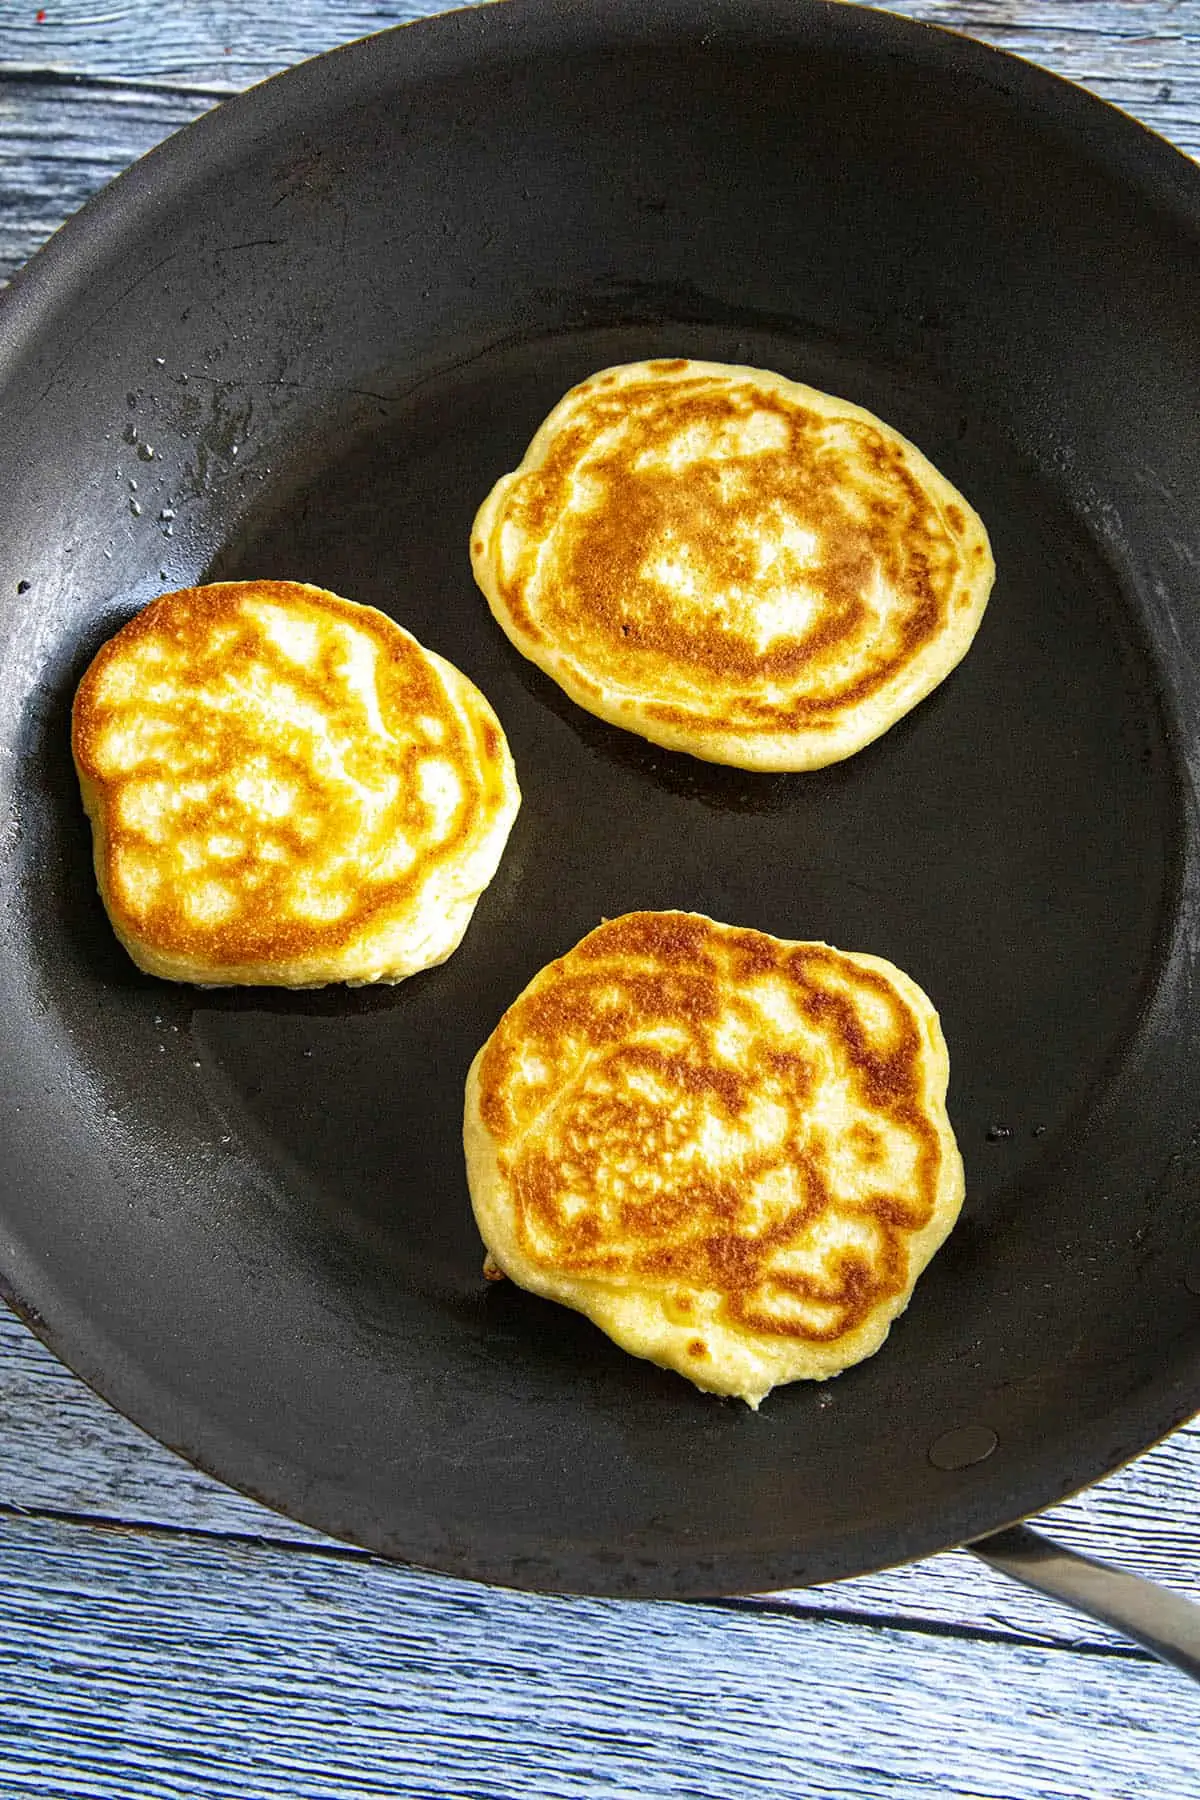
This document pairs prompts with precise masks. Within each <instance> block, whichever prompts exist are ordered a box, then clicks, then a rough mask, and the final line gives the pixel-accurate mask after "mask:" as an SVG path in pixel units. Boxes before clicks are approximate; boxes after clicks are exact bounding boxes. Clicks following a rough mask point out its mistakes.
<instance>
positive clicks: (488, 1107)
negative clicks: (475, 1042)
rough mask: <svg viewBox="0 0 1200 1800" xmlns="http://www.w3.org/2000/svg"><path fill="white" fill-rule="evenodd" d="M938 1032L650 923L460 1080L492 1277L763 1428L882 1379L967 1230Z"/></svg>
mask: <svg viewBox="0 0 1200 1800" xmlns="http://www.w3.org/2000/svg"><path fill="white" fill-rule="evenodd" d="M948 1075H949V1063H948V1059H947V1055H946V1046H945V1043H944V1041H943V1038H942V1033H941V1028H940V1025H939V1023H938V1017H937V1014H936V1012H935V1011H934V1009H933V1006H932V1005H931V1004H930V1002H929V1000H928V999H927V997H926V996H925V994H923V993H922V991H921V989H920V988H919V987H918V986H917V985H916V983H915V982H914V981H912V980H910V978H909V977H908V976H907V975H905V974H903V973H902V972H901V971H900V970H899V969H897V968H894V967H893V966H892V964H891V963H888V962H884V961H883V960H882V959H881V958H879V957H877V956H863V955H852V954H849V953H847V952H845V951H840V950H834V949H831V948H830V947H829V946H828V945H827V944H818V943H791V942H786V941H784V940H782V939H780V938H775V937H769V936H767V935H766V934H765V933H763V932H759V931H746V930H740V929H738V928H736V927H734V926H731V925H720V924H716V923H715V922H714V921H713V920H712V919H708V918H705V917H703V916H702V915H700V914H698V913H681V912H662V913H655V912H638V913H629V914H627V915H626V916H625V917H623V918H620V919H613V920H611V921H609V922H608V923H606V924H603V925H601V926H600V927H599V929H598V930H596V931H593V932H591V933H589V935H588V936H587V937H585V938H584V939H583V940H582V942H581V943H579V944H577V945H576V947H575V949H574V950H571V951H569V952H568V954H567V955H566V956H563V957H560V958H559V959H558V960H557V961H556V962H552V963H550V964H548V965H547V967H546V968H544V969H543V970H542V971H541V973H540V974H538V975H536V976H535V977H534V979H533V981H531V982H530V984H529V986H528V987H527V988H526V989H525V991H524V992H523V993H522V994H521V995H520V996H519V997H518V998H517V999H516V1000H515V1001H514V1002H513V1004H512V1006H510V1007H509V1009H508V1011H507V1012H506V1013H505V1014H504V1016H503V1018H502V1019H501V1021H500V1023H499V1025H498V1026H497V1027H496V1029H495V1031H494V1032H493V1033H492V1035H491V1037H490V1038H489V1039H488V1041H487V1043H486V1044H485V1045H484V1046H483V1048H482V1050H481V1051H480V1052H479V1054H478V1056H477V1057H476V1058H475V1060H474V1062H473V1063H472V1065H471V1070H470V1074H469V1076H468V1078H467V1090H466V1108H465V1120H464V1134H463V1135H464V1147H465V1151H466V1162H467V1175H468V1180H469V1184H470V1190H471V1201H472V1205H473V1207H474V1211H475V1218H476V1221H477V1223H478V1225H479V1230H480V1234H481V1236H482V1238H483V1240H484V1243H485V1245H486V1246H487V1251H488V1263H487V1265H486V1269H487V1272H488V1273H491V1274H497V1273H499V1274H504V1275H508V1276H510V1277H511V1278H512V1280H514V1281H516V1282H518V1283H519V1284H520V1285H521V1286H522V1287H524V1288H528V1289H530V1290H531V1291H532V1292H533V1293H535V1294H541V1295H544V1296H545V1297H547V1298H548V1299H551V1300H558V1301H561V1302H562V1303H563V1304H564V1305H566V1306H571V1307H574V1308H576V1310H578V1311H579V1312H582V1313H585V1314H586V1315H587V1316H588V1318H590V1319H592V1320H593V1321H594V1322H595V1323H596V1324H597V1325H599V1326H600V1328H601V1329H602V1330H603V1331H605V1332H607V1333H608V1335H609V1336H610V1337H611V1338H613V1339H615V1341H616V1342H617V1343H618V1344H620V1345H621V1346H622V1347H623V1348H624V1349H626V1350H629V1351H631V1352H632V1353H633V1354H634V1355H635V1356H642V1357H647V1358H649V1360H650V1361H651V1362H655V1363H659V1364H661V1365H662V1366H663V1367H664V1368H668V1369H676V1370H678V1371H679V1373H680V1374H681V1375H686V1376H687V1377H688V1379H689V1380H690V1381H692V1382H694V1383H695V1385H696V1386H697V1387H699V1388H703V1389H707V1390H709V1391H710V1392H713V1393H717V1394H734V1395H740V1397H741V1398H742V1399H743V1400H746V1401H748V1402H749V1403H750V1405H751V1406H753V1407H757V1405H758V1403H759V1401H760V1400H761V1399H762V1398H763V1396H764V1395H765V1394H766V1393H768V1392H769V1390H770V1389H771V1388H772V1387H775V1386H777V1385H778V1384H780V1383H782V1382H788V1381H796V1380H800V1379H804V1378H808V1379H813V1380H818V1381H820V1380H824V1379H825V1378H826V1377H827V1376H830V1375H836V1374H837V1373H838V1372H839V1370H841V1369H844V1368H846V1367H848V1366H849V1365H850V1364H851V1363H856V1362H859V1361H861V1360H862V1358H864V1357H867V1356H870V1355H872V1354H873V1353H874V1352H875V1351H876V1350H878V1349H879V1347H880V1345H881V1344H882V1343H883V1341H884V1339H885V1338H886V1336H887V1334H888V1330H889V1327H890V1326H891V1323H892V1320H893V1319H894V1318H895V1317H896V1316H897V1314H898V1313H900V1312H902V1311H903V1310H904V1308H905V1306H906V1305H907V1304H908V1301H909V1298H910V1296H911V1294H912V1291H913V1285H914V1283H915V1282H916V1280H917V1277H918V1276H919V1275H920V1273H921V1271H922V1269H923V1268H924V1267H925V1265H926V1264H927V1263H928V1261H929V1259H930V1257H931V1256H932V1255H933V1254H934V1252H935V1250H937V1248H938V1246H939V1245H940V1244H941V1243H942V1242H943V1240H944V1239H945V1237H946V1235H947V1233H948V1232H949V1231H950V1229H951V1227H952V1226H953V1224H954V1222H955V1220H956V1218H957V1217H958V1212H959V1208H960V1206H961V1204H962V1198H963V1171H962V1160H961V1158H960V1156H959V1153H958V1147H957V1145H956V1143H955V1140H954V1134H953V1131H952V1130H951V1127H950V1123H949V1120H948V1118H947V1116H946V1106H945V1096H946V1084H947V1079H948Z"/></svg>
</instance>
